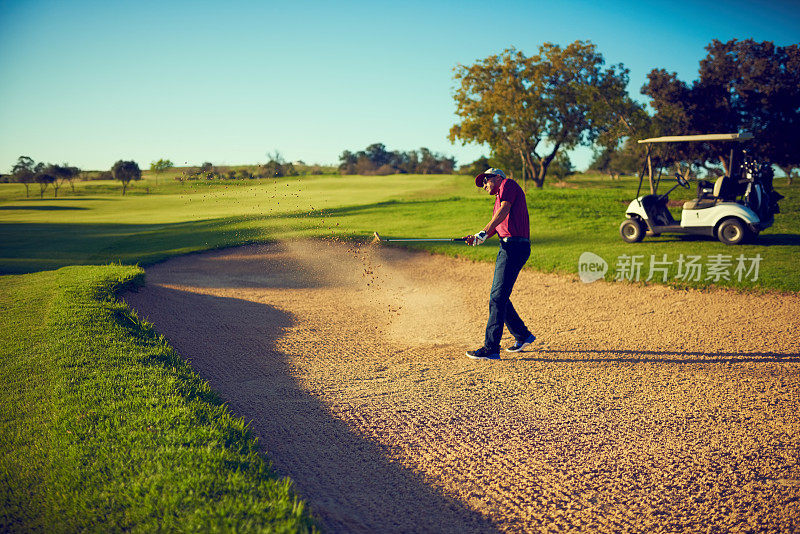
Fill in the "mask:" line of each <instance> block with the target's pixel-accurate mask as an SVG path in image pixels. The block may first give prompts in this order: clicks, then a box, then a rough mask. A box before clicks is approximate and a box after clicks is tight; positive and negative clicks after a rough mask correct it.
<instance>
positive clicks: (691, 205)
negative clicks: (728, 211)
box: [683, 198, 721, 210]
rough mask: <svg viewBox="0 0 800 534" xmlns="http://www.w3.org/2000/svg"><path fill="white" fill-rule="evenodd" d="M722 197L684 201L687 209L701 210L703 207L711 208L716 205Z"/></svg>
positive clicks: (684, 207)
mask: <svg viewBox="0 0 800 534" xmlns="http://www.w3.org/2000/svg"><path fill="white" fill-rule="evenodd" d="M720 200H721V199H719V198H696V199H694V200H689V201H686V202H684V203H683V209H685V210H701V209H703V208H710V207H712V206H716V205H717V203H718V202H719V201H720Z"/></svg>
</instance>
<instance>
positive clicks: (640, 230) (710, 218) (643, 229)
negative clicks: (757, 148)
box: [619, 133, 783, 245]
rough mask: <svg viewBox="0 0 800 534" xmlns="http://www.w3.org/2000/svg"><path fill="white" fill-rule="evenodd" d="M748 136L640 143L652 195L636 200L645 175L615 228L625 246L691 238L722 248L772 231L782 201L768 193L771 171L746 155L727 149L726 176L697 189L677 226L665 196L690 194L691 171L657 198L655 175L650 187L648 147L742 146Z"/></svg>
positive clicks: (658, 139)
mask: <svg viewBox="0 0 800 534" xmlns="http://www.w3.org/2000/svg"><path fill="white" fill-rule="evenodd" d="M752 138H753V136H752V135H751V134H749V133H742V134H738V133H735V134H708V135H675V136H666V137H654V138H651V139H643V140H641V141H639V143H640V144H646V145H647V158H646V165H647V169H648V174H649V177H650V191H651V194H649V195H643V196H639V194H640V192H641V190H642V182H643V180H644V175H645V173H644V171H642V173H640V176H639V189H638V190H637V191H636V197H637V198H636V199H635V200H633V201H632V202H631V203H630V204H629V205H628V208H627V209H626V211H625V214H626V216H627V219H625V220H624V221H623V222H622V224H621V225H620V227H619V232H620V234H621V235H622V239H623V240H624V241H627V242H628V243H636V242H638V241H641V240H642V239H643V238H644V236H645V235H648V236H658V235H660V234H668V233H669V234H674V233H678V234H694V235H705V236H710V237H716V238H717V239H719V240H720V241H722V242H723V243H725V244H726V245H738V244H740V243H743V242H744V241H746V240H748V239H755V237H757V236H758V233H759V232H761V231H762V230H764V229H765V228H769V227H770V226H772V222H773V216H774V215H775V214H776V213H778V212H779V209H778V201H779V200H780V199H782V198H783V196H782V195H780V194H778V193H776V192H775V191H773V189H772V177H773V173H772V167H771V166H770V165H769V164H765V163H759V162H757V161H755V160H754V159H753V158H751V157H750V156H749V155H748V154H747V152H746V150H743V149H741V148H738V147H737V148H734V149H731V152H730V160H729V162H728V169H727V171H728V172H727V173H726V174H725V175H724V176H721V177H719V178H717V180H716V181H715V182H714V183H713V184H712V183H710V182H707V181H705V180H699V181H698V183H697V198H696V199H694V200H690V201H688V202H685V203H684V204H683V211H682V212H681V219H680V220H679V221H676V220H675V219H674V218H673V217H672V214H671V213H670V211H669V209H668V204H667V203H668V202H669V194H670V193H672V192H673V191H674V190H675V189H676V188H677V187H684V188H686V189H689V188H690V184H689V181H688V174H689V172H688V171H689V169H688V168H687V169H686V172H685V173H684V174H683V175H681V173H680V172H678V173H676V174H675V178H676V180H677V183H676V184H675V185H674V186H673V187H672V188H671V189H670V190H669V191H667V192H666V193H664V194H663V195H659V194H657V190H658V185H659V183H660V181H661V174H660V172H659V175H658V177H657V178H656V180H655V182H654V181H653V174H654V173H653V164H652V160H651V157H650V156H651V147H652V144H653V143H683V142H711V141H728V142H730V141H745V140H749V139H752Z"/></svg>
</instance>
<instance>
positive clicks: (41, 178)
mask: <svg viewBox="0 0 800 534" xmlns="http://www.w3.org/2000/svg"><path fill="white" fill-rule="evenodd" d="M34 181H35V182H36V183H37V184H39V198H40V199H43V198H44V192H45V190H46V189H47V186H49V185H50V184H53V183H55V181H56V178H55V176H53V175H52V174H48V173H47V171H45V170H40V171H38V172H36V175H35V177H34Z"/></svg>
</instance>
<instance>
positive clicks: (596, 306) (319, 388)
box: [124, 241, 800, 532]
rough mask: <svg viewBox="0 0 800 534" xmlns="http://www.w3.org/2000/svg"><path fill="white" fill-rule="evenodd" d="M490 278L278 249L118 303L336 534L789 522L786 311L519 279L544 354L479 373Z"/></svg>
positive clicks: (351, 252)
mask: <svg viewBox="0 0 800 534" xmlns="http://www.w3.org/2000/svg"><path fill="white" fill-rule="evenodd" d="M491 271H492V266H491V265H490V264H475V263H472V262H469V261H463V260H457V259H451V258H445V257H436V256H430V255H428V254H425V253H410V252H407V251H405V250H403V249H394V248H386V247H385V245H375V244H372V245H357V244H343V243H336V242H320V241H303V242H283V243H280V244H273V245H267V246H263V245H258V246H249V247H243V248H235V249H229V250H224V251H217V252H211V253H206V254H200V255H191V256H187V257H183V258H178V259H174V260H170V261H168V262H165V263H163V264H160V265H157V266H154V267H152V268H151V269H149V270H148V284H147V286H146V287H144V288H143V289H141V290H139V291H138V292H135V293H128V294H126V295H125V296H124V299H125V301H126V302H127V303H128V304H129V305H130V306H132V307H133V308H134V309H136V310H137V312H138V314H139V316H140V317H145V318H148V319H149V320H150V321H152V322H153V323H154V325H155V327H156V328H157V329H158V330H159V331H160V332H162V333H164V334H165V335H166V336H167V338H168V339H169V340H170V342H171V343H172V344H173V345H174V346H175V347H176V348H177V350H178V352H179V353H181V354H182V355H184V356H185V357H187V358H188V359H189V360H190V361H191V363H192V365H193V366H194V367H195V368H196V369H197V370H198V372H199V373H200V374H201V375H202V376H204V377H206V378H207V379H208V380H210V382H211V384H212V386H213V387H214V388H215V389H216V390H217V391H219V392H220V393H221V394H222V396H223V397H224V398H225V399H226V400H227V402H229V403H230V405H231V407H232V408H233V409H234V410H235V411H236V412H237V413H240V414H242V415H244V416H245V417H246V418H247V419H251V420H252V425H253V429H254V431H255V432H256V434H257V435H259V436H260V439H261V441H262V443H263V444H264V445H265V448H266V450H267V451H269V454H270V457H271V458H272V459H273V462H274V463H275V466H276V469H278V470H279V472H280V473H281V474H282V475H285V476H289V477H291V478H292V479H293V480H294V481H295V483H296V485H297V489H298V492H299V493H300V494H301V495H302V496H303V498H305V499H307V502H308V504H309V507H310V509H311V511H312V513H313V514H314V515H315V516H316V517H318V518H319V519H320V521H321V522H322V524H323V526H324V527H326V529H327V530H330V531H332V532H385V531H416V530H426V531H427V530H430V531H436V532H493V531H503V532H533V531H541V530H547V529H548V528H557V529H560V530H566V531H577V530H585V531H592V532H644V531H649V530H653V529H658V528H662V529H668V530H675V531H700V530H705V529H709V528H710V529H719V530H722V531H735V530H750V529H757V530H767V531H787V530H791V529H792V526H796V525H797V518H798V514H800V509H799V508H798V503H797V499H796V496H797V492H798V489H799V488H798V480H800V469H799V468H798V465H797V454H796V453H797V451H798V449H799V448H800V436H798V433H797V429H798V428H800V416H798V412H797V404H796V393H797V387H798V365H800V341H798V339H797V337H796V336H790V335H787V332H790V331H793V330H794V329H795V325H796V317H797V316H798V313H800V298H798V297H797V296H796V295H792V296H780V295H748V294H741V293H736V292H733V291H718V292H713V293H709V292H699V291H694V290H689V291H676V290H673V289H669V288H664V287H658V286H654V287H637V286H632V285H627V286H619V285H615V284H611V283H597V284H593V285H588V284H580V283H575V282H573V281H571V280H569V279H565V278H564V277H560V276H554V275H547V274H539V273H532V272H523V273H522V275H521V278H520V280H519V282H518V284H517V289H516V290H515V293H514V296H513V297H512V298H513V300H514V303H515V306H516V308H517V309H518V310H519V311H520V313H521V315H523V316H524V317H526V318H529V324H530V325H531V327H532V329H533V331H534V332H535V333H536V334H537V336H538V337H539V339H540V341H538V342H537V343H536V344H535V345H534V346H533V347H531V348H530V349H529V350H527V351H525V352H523V353H519V354H508V353H505V354H504V355H503V358H504V359H503V360H502V361H500V362H480V361H478V362H476V361H473V360H468V359H466V358H465V357H464V355H463V354H464V350H465V348H471V347H473V346H476V345H477V344H479V343H480V341H481V340H480V337H481V335H482V326H483V322H484V321H485V317H484V308H485V304H484V301H485V295H486V294H487V293H488V290H489V285H490V281H491ZM687 313H689V314H691V316H692V321H691V324H689V323H688V322H687V321H686V320H685V318H686V315H687ZM731 325H736V326H737V331H735V332H732V331H731ZM511 341H512V340H511V339H506V340H504V342H505V343H504V344H506V343H507V344H510V343H511Z"/></svg>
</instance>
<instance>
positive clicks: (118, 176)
mask: <svg viewBox="0 0 800 534" xmlns="http://www.w3.org/2000/svg"><path fill="white" fill-rule="evenodd" d="M111 175H112V176H113V177H114V179H115V180H119V181H120V182H122V194H123V195H125V190H126V189H127V188H128V183H129V182H130V181H131V180H141V178H142V171H141V169H139V164H138V163H136V162H135V161H122V160H119V161H117V162H116V163H115V164H114V166H113V167H111Z"/></svg>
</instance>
